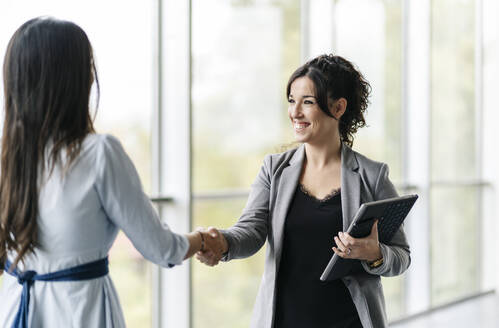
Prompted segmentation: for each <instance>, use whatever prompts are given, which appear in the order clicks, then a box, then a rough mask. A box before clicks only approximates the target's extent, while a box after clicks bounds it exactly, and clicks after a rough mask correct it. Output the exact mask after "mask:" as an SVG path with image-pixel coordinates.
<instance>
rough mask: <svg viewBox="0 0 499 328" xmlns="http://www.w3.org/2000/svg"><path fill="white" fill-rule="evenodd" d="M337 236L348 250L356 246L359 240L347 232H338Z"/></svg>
mask: <svg viewBox="0 0 499 328" xmlns="http://www.w3.org/2000/svg"><path fill="white" fill-rule="evenodd" d="M338 236H340V238H341V241H342V242H343V244H344V245H345V246H347V247H350V248H352V246H357V244H358V242H359V240H358V239H357V238H354V237H352V236H350V234H349V233H348V232H340V233H339V234H338Z"/></svg>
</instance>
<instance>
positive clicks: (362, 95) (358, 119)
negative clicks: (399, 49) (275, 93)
mask: <svg viewBox="0 0 499 328" xmlns="http://www.w3.org/2000/svg"><path fill="white" fill-rule="evenodd" d="M304 76H306V77H308V78H309V79H310V80H312V82H313V83H314V85H315V97H316V99H317V104H318V105H319V107H320V109H321V110H322V111H323V112H324V113H325V114H326V115H328V116H330V117H332V118H334V119H336V117H334V116H333V115H332V114H331V112H330V111H329V109H328V106H327V103H328V98H330V99H332V100H333V101H334V100H338V99H340V98H345V99H346V101H347V108H346V110H345V113H344V114H343V116H341V118H340V120H339V130H340V131H339V132H340V138H341V141H342V142H344V143H345V144H347V145H348V146H350V147H351V146H352V145H353V139H354V135H355V133H356V132H357V130H358V129H359V128H362V127H364V126H365V125H366V121H365V119H364V113H365V112H366V110H367V106H368V105H369V99H368V98H369V95H370V93H371V85H369V82H367V81H366V79H365V78H364V76H363V75H362V73H360V72H359V71H358V70H357V69H356V68H355V67H354V66H353V64H352V63H351V62H349V61H348V60H346V59H345V58H343V57H340V56H334V55H333V54H329V55H320V56H318V57H316V58H314V59H312V60H310V61H308V62H307V63H305V64H304V65H303V66H301V67H299V68H298V69H297V70H296V71H295V72H294V73H293V74H292V75H291V77H290V78H289V81H288V85H287V87H286V96H287V97H288V98H289V94H290V91H291V84H292V83H293V82H294V81H295V80H296V79H298V78H300V77H304Z"/></svg>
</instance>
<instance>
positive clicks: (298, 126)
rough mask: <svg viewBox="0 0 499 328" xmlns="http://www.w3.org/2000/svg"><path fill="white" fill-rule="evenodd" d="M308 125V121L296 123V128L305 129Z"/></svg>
mask: <svg viewBox="0 0 499 328" xmlns="http://www.w3.org/2000/svg"><path fill="white" fill-rule="evenodd" d="M307 126H308V123H295V129H297V130H301V129H305V128H306V127H307Z"/></svg>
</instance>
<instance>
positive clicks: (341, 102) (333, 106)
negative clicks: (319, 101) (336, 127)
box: [327, 98, 347, 120]
mask: <svg viewBox="0 0 499 328" xmlns="http://www.w3.org/2000/svg"><path fill="white" fill-rule="evenodd" d="M327 106H328V109H329V112H330V113H331V114H332V115H333V116H334V117H335V118H336V119H337V120H339V119H340V118H341V117H342V116H343V114H344V113H345V111H346V110H347V100H346V99H345V98H339V99H336V100H332V99H328V101H327Z"/></svg>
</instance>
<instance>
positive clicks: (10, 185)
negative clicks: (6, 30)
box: [0, 18, 99, 274]
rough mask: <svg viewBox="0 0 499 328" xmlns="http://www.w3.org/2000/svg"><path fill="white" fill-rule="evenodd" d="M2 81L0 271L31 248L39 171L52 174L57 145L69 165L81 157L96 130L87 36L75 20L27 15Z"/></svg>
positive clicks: (9, 50) (10, 46)
mask: <svg viewBox="0 0 499 328" xmlns="http://www.w3.org/2000/svg"><path fill="white" fill-rule="evenodd" d="M3 79H4V80H3V81H4V95H5V104H4V106H5V120H4V127H3V136H2V150H1V159H0V165H1V175H0V274H1V273H2V272H3V267H4V264H5V261H6V259H7V254H8V253H10V252H13V253H15V254H16V258H15V261H14V263H13V264H14V267H15V266H16V265H17V264H18V262H19V261H22V260H23V258H24V257H25V256H26V255H27V254H29V253H32V252H34V251H35V247H36V246H37V216H38V193H39V180H40V177H39V175H40V174H41V173H42V172H44V170H49V172H52V169H53V167H54V165H55V163H56V162H57V161H59V155H60V153H61V150H65V151H66V154H67V158H68V161H67V162H66V165H67V167H69V165H70V164H71V163H72V162H73V161H74V159H75V158H76V157H77V156H78V154H79V152H80V149H81V144H82V142H83V140H84V139H85V137H86V136H87V134H89V133H92V132H94V127H93V119H92V117H91V115H90V110H89V98H90V91H91V87H92V84H93V82H94V81H95V83H96V86H97V94H99V84H98V78H97V72H96V70H95V64H94V60H93V52H92V46H91V44H90V42H89V40H88V38H87V35H86V34H85V32H84V31H83V30H82V29H81V28H80V27H78V26H77V25H76V24H74V23H71V22H67V21H62V20H56V19H53V18H35V19H32V20H29V21H28V22H26V23H24V24H23V25H22V26H21V27H20V28H19V29H18V30H17V31H16V32H15V33H14V35H13V36H12V38H11V39H10V42H9V44H8V47H7V52H6V54H5V61H4V65H3ZM49 144H50V148H48V147H47V146H48V145H49ZM47 149H48V150H49V151H48V152H47V153H46V151H47ZM46 160H47V161H46ZM45 163H47V165H45Z"/></svg>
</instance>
